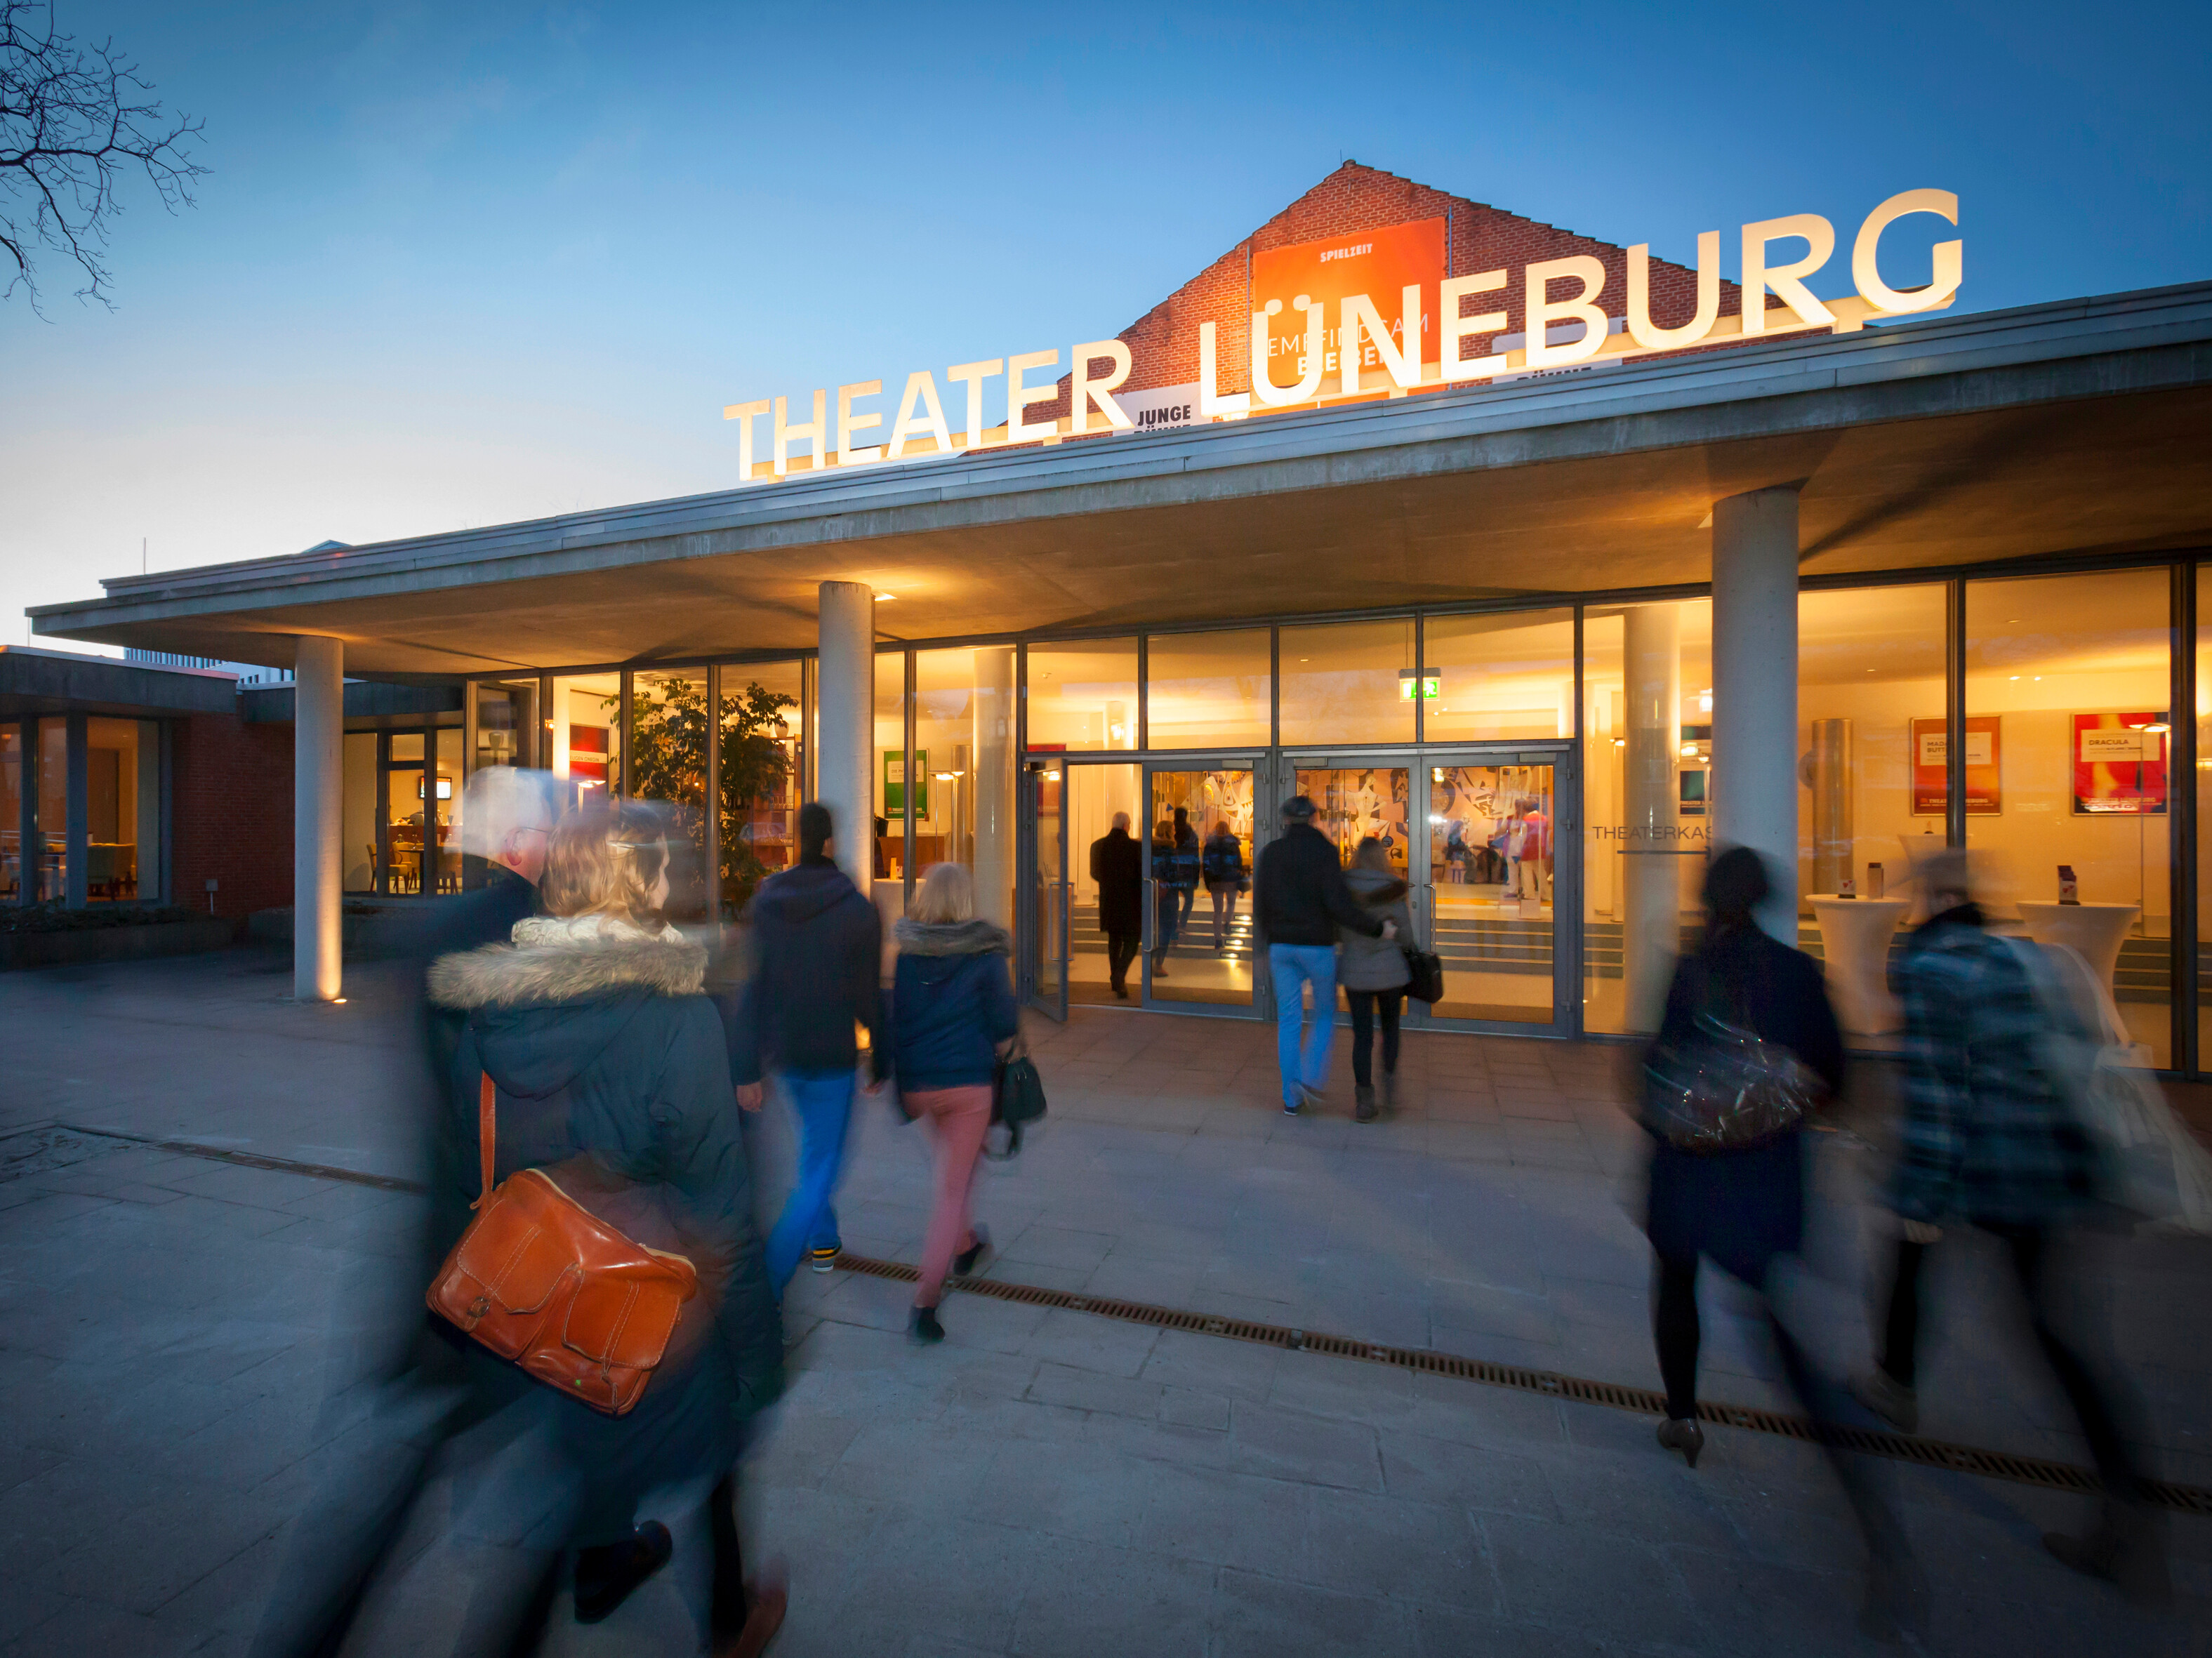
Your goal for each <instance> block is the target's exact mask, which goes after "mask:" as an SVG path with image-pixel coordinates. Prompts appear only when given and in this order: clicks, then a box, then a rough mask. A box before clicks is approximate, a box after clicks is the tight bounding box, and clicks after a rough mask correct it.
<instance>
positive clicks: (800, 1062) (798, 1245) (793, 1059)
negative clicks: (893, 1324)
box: [728, 800, 888, 1296]
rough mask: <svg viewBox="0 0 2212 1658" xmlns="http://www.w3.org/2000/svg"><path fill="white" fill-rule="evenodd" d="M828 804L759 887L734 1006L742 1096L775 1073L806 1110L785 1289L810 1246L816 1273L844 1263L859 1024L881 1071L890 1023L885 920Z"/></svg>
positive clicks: (788, 1213)
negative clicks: (840, 1208)
mask: <svg viewBox="0 0 2212 1658" xmlns="http://www.w3.org/2000/svg"><path fill="white" fill-rule="evenodd" d="M832 828H833V825H832V824H831V823H830V820H829V807H827V806H825V805H822V804H821V802H819V801H817V800H810V801H808V802H807V803H806V805H803V806H801V807H800V808H799V863H798V865H796V867H794V868H792V869H787V870H785V871H784V872H782V873H781V874H779V875H772V876H770V877H769V878H768V879H767V880H765V881H763V883H762V884H761V888H760V890H759V891H758V892H757V893H756V894H755V895H754V896H753V902H752V909H751V917H752V931H751V937H750V940H749V948H748V951H747V953H748V955H749V956H750V963H751V969H752V970H751V973H750V975H749V976H748V978H747V979H746V981H745V987H744V992H743V993H742V994H741V996H740V997H739V999H738V1005H737V1007H736V1009H735V1010H734V1011H732V1014H731V1015H730V1017H729V1021H728V1024H729V1042H730V1077H731V1080H732V1082H734V1083H735V1084H737V1096H738V1104H739V1105H741V1106H743V1107H744V1108H745V1109H746V1110H748V1111H757V1110H759V1109H760V1106H761V1079H762V1078H763V1075H764V1074H765V1073H766V1072H769V1071H770V1070H773V1071H774V1072H775V1075H776V1078H777V1080H778V1081H779V1082H781V1084H782V1085H783V1091H784V1094H785V1096H786V1097H787V1098H788V1099H789V1100H790V1101H791V1105H792V1109H793V1111H794V1112H795V1113H796V1114H797V1115H798V1117H799V1181H798V1184H797V1185H795V1186H794V1187H793V1188H792V1193H791V1196H790V1198H789V1199H787V1201H786V1203H785V1205H784V1209H783V1214H782V1217H781V1218H780V1219H778V1220H777V1222H776V1224H775V1230H774V1231H772V1232H771V1233H769V1240H768V1269H769V1283H770V1284H773V1285H774V1286H775V1292H776V1294H777V1295H779V1296H781V1294H782V1293H783V1288H784V1285H786V1284H788V1283H790V1281H791V1275H792V1273H793V1272H796V1271H797V1270H798V1268H799V1256H800V1254H802V1253H803V1254H807V1255H808V1256H809V1257H810V1258H811V1260H812V1261H813V1263H814V1270H815V1271H816V1272H829V1270H830V1269H831V1268H832V1267H833V1266H835V1265H836V1260H837V1251H838V1249H839V1248H840V1244H839V1242H838V1237H837V1214H836V1210H834V1209H832V1208H831V1207H830V1204H829V1199H830V1198H831V1196H832V1195H833V1194H834V1193H836V1189H837V1175H838V1171H839V1169H840V1168H841V1166H842V1163H843V1162H844V1157H845V1132H846V1129H847V1128H848V1126H849V1125H850V1124H851V1122H852V1118H853V1076H854V1066H855V1064H856V1062H857V1061H858V1060H859V1058H860V1048H859V1044H858V1043H857V1042H855V1041H854V1035H853V1029H854V1025H855V1024H856V1023H857V1024H860V1025H864V1026H866V1029H867V1032H868V1043H869V1048H870V1054H871V1059H872V1066H873V1078H874V1080H875V1081H876V1082H880V1081H881V1080H882V1079H883V1074H884V1073H883V1064H884V1054H885V1052H886V1049H887V1047H888V1044H887V1043H886V1042H885V1040H884V1034H883V980H882V973H883V960H882V957H883V941H884V928H883V920H882V918H880V917H879V916H878V914H876V907H875V906H874V905H873V904H872V903H870V902H868V901H867V899H866V898H865V897H863V896H861V894H860V889H859V888H858V887H856V886H854V884H853V883H852V882H851V881H850V880H849V879H848V878H847V877H846V875H845V872H844V871H842V870H841V869H839V868H838V867H837V865H836V861H835V860H834V859H833V858H832V857H831V853H832V850H833V847H834V842H833V841H832V840H831V829H832Z"/></svg>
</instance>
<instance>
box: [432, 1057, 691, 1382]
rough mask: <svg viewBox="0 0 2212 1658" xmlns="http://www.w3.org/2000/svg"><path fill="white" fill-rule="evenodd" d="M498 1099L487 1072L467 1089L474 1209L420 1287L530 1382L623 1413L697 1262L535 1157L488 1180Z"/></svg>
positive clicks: (659, 1354)
mask: <svg viewBox="0 0 2212 1658" xmlns="http://www.w3.org/2000/svg"><path fill="white" fill-rule="evenodd" d="M496 1100H497V1094H496V1091H495V1090H494V1088H493V1087H492V1080H491V1078H489V1077H486V1078H484V1079H483V1090H482V1091H481V1092H480V1093H479V1094H478V1096H477V1139H478V1141H479V1143H480V1145H481V1148H482V1151H483V1186H482V1187H481V1188H480V1189H479V1193H478V1195H477V1200H476V1201H475V1202H474V1203H472V1204H471V1205H470V1207H471V1209H474V1210H476V1211H477V1218H475V1219H474V1220H472V1221H471V1222H470V1223H469V1230H467V1231H465V1232H464V1233H462V1234H461V1241H460V1242H459V1243H456V1244H455V1245H454V1246H453V1254H450V1255H447V1257H446V1264H445V1266H443V1267H441V1268H440V1269H439V1272H438V1276H437V1278H436V1279H435V1281H434V1282H433V1283H432V1284H431V1285H430V1291H429V1294H428V1296H426V1297H424V1299H425V1300H426V1301H428V1303H429V1305H430V1310H431V1311H432V1312H434V1313H436V1314H438V1315H440V1316H441V1317H442V1318H445V1319H448V1320H450V1321H452V1322H453V1323H454V1324H456V1325H458V1326H459V1327H460V1328H461V1329H463V1330H465V1331H466V1332H467V1333H469V1334H470V1335H471V1336H474V1337H475V1338H476V1339H477V1340H478V1341H480V1342H482V1343H483V1345H485V1346H487V1347H489V1348H490V1349H491V1351H494V1352H495V1353H497V1354H498V1355H499V1356H500V1357H501V1358H506V1359H512V1360H513V1362H514V1363H517V1364H520V1366H521V1367H522V1368H523V1369H524V1370H527V1371H529V1372H530V1374H531V1375H532V1376H536V1377H537V1378H538V1380H539V1381H540V1382H550V1384H551V1385H553V1386H554V1387H556V1388H559V1389H560V1390H561V1391H562V1393H564V1394H568V1397H569V1398H571V1399H579V1400H582V1401H583V1402H584V1403H585V1404H586V1405H588V1406H591V1407H592V1409H593V1410H595V1411H603V1412H605V1413H606V1414H608V1415H609V1416H621V1415H623V1414H624V1413H625V1412H628V1411H629V1410H630V1409H631V1408H632V1407H633V1406H635V1405H636V1403H637V1401H638V1400H640V1399H641V1398H642V1397H644V1394H645V1384H646V1383H647V1382H650V1381H652V1380H653V1370H654V1369H655V1368H656V1367H657V1366H658V1365H659V1363H660V1361H661V1360H662V1358H663V1357H665V1356H666V1354H667V1352H668V1342H669V1338H670V1337H671V1336H672V1335H674V1334H675V1333H676V1326H677V1322H678V1320H680V1319H681V1318H682V1317H683V1315H684V1303H685V1302H687V1301H689V1300H690V1299H691V1297H693V1296H695V1295H696V1294H697V1293H698V1291H699V1273H698V1270H697V1268H696V1267H694V1266H692V1264H691V1263H690V1260H687V1259H685V1258H684V1256H682V1255H677V1254H669V1253H668V1252H667V1251H665V1250H662V1249H653V1248H647V1247H646V1246H645V1245H643V1244H641V1243H636V1242H632V1241H631V1240H630V1239H629V1238H628V1237H626V1236H623V1234H622V1233H621V1232H619V1231H617V1230H616V1229H615V1228H613V1227H611V1226H610V1225H608V1224H606V1223H605V1221H603V1220H601V1219H599V1218H598V1217H597V1216H596V1215H593V1214H592V1212H590V1211H589V1210H587V1209H586V1208H585V1207H584V1206H582V1205H581V1204H580V1203H578V1202H577V1201H576V1200H575V1199H574V1198H572V1197H570V1196H569V1195H568V1193H566V1192H563V1191H562V1189H561V1188H560V1187H558V1186H557V1185H556V1184H555V1183H554V1181H553V1180H552V1177H551V1176H550V1175H547V1174H546V1172H545V1171H544V1169H520V1170H519V1171H517V1172H516V1173H514V1174H513V1175H509V1176H508V1177H507V1179H506V1180H505V1181H501V1183H500V1185H499V1187H497V1188H496V1189H494V1187H493V1186H492V1183H491V1176H492V1147H493V1145H494V1142H495V1138H496V1134H497V1130H498V1121H497V1113H496V1109H495V1103H496Z"/></svg>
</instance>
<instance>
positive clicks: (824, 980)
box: [728, 858, 884, 1083]
mask: <svg viewBox="0 0 2212 1658" xmlns="http://www.w3.org/2000/svg"><path fill="white" fill-rule="evenodd" d="M750 914H751V920H752V931H751V936H750V939H749V941H748V950H747V954H748V956H749V957H750V965H751V973H750V976H749V977H748V978H747V979H746V981H745V987H744V991H743V992H742V993H740V995H739V996H738V999H737V1002H736V1005H735V1006H734V1007H732V1009H731V1010H730V1013H729V1019H728V1026H729V1047H730V1079H731V1080H732V1082H735V1083H757V1082H758V1081H759V1080H760V1079H761V1076H762V1074H763V1072H766V1071H769V1070H775V1071H783V1072H799V1073H800V1074H802V1075H808V1076H817V1075H824V1074H827V1073H829V1072H838V1071H850V1070H851V1069H852V1068H853V1066H854V1061H855V1060H857V1059H858V1058H859V1056H860V1045H859V1043H858V1042H857V1041H856V1040H855V1039H854V1035H853V1030H854V1025H855V1024H860V1025H865V1026H866V1028H867V1031H868V1041H869V1045H870V1047H871V1048H872V1051H873V1052H874V1054H875V1055H876V1061H875V1073H876V1076H877V1078H878V1079H879V1080H880V1079H881V1078H882V1076H883V1066H884V1061H883V1057H882V1056H883V1051H884V1035H883V984H882V978H881V975H882V972H883V964H882V952H883V942H884V924H883V918H882V917H881V916H879V915H878V914H876V907H875V906H874V905H873V904H872V903H870V902H868V901H867V900H866V898H865V897H863V896H861V895H860V889H859V888H858V887H856V886H854V884H853V883H852V882H851V881H850V880H849V879H848V878H847V877H846V874H845V872H844V871H842V870H841V869H839V868H838V867H837V865H836V864H835V863H833V862H831V861H830V860H829V859H827V858H809V859H805V860H804V861H803V862H801V863H800V864H799V865H798V866H797V867H796V868H793V869H787V870H785V871H784V872H782V873H781V874H779V875H772V876H770V877H769V878H768V879H767V880H766V881H763V883H762V884H761V888H760V890H759V891H758V892H757V893H755V894H754V895H753V902H752V909H751V912H750Z"/></svg>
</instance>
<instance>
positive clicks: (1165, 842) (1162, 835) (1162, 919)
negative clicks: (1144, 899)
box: [1152, 817, 1182, 979]
mask: <svg viewBox="0 0 2212 1658" xmlns="http://www.w3.org/2000/svg"><path fill="white" fill-rule="evenodd" d="M1181 925H1182V902H1181V893H1180V889H1178V887H1177V886H1176V838H1175V819H1173V818H1172V817H1163V818H1161V819H1160V821H1159V822H1158V823H1155V824H1153V825H1152V977H1154V978H1155V979H1164V978H1166V977H1167V976H1168V951H1169V950H1172V949H1174V948H1175V941H1176V933H1177V932H1179V931H1180V930H1181Z"/></svg>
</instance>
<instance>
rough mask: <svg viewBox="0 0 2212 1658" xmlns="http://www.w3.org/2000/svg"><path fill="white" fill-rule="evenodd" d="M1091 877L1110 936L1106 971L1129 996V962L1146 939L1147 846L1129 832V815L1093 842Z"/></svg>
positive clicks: (1121, 814) (1118, 816)
mask: <svg viewBox="0 0 2212 1658" xmlns="http://www.w3.org/2000/svg"><path fill="white" fill-rule="evenodd" d="M1091 879H1092V880H1094V881H1096V882H1097V884H1098V930H1099V931H1100V932H1103V933H1104V934H1105V935H1106V972H1107V976H1108V977H1109V979H1111V980H1112V981H1113V985H1114V993H1115V995H1116V996H1118V997H1120V998H1121V999H1122V1000H1123V1001H1125V1002H1126V1001H1127V1000H1128V999H1129V963H1132V962H1133V961H1135V960H1136V959H1137V951H1138V950H1139V949H1140V948H1142V946H1143V944H1144V940H1145V890H1144V889H1145V849H1144V848H1143V847H1140V846H1139V845H1138V844H1137V839H1136V837H1135V836H1134V835H1131V834H1130V833H1129V814H1128V813H1127V812H1126V811H1117V812H1115V814H1114V827H1113V828H1111V829H1108V830H1107V831H1106V833H1105V834H1103V835H1100V836H1099V837H1098V838H1097V840H1096V841H1092V842H1091Z"/></svg>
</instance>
